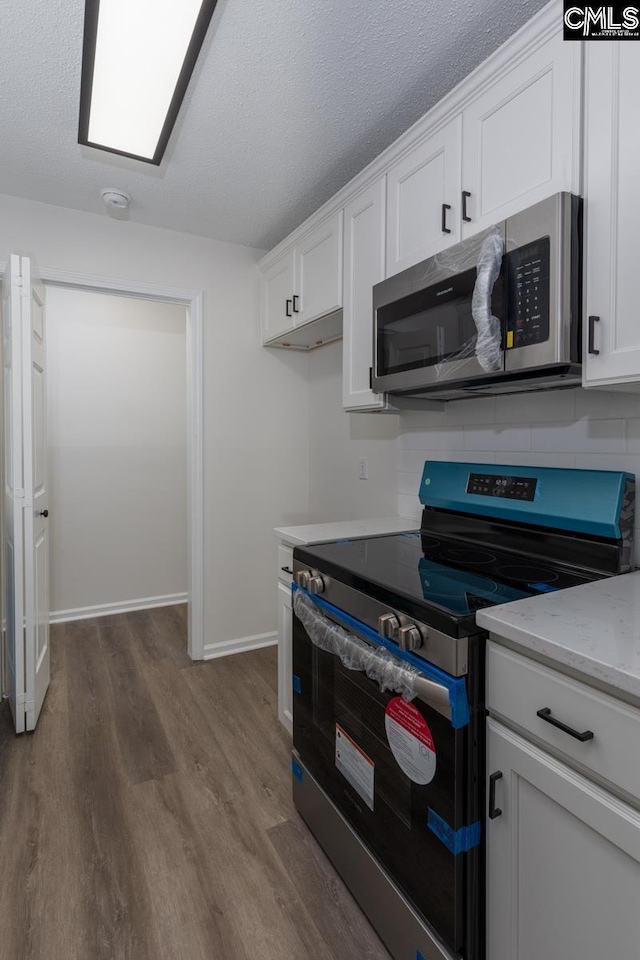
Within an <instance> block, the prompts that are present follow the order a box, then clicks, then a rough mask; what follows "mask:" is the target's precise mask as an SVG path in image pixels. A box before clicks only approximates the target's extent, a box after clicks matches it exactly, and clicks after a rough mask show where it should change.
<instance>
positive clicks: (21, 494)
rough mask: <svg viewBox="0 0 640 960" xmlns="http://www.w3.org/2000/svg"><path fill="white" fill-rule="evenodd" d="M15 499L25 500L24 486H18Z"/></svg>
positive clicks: (14, 494)
mask: <svg viewBox="0 0 640 960" xmlns="http://www.w3.org/2000/svg"><path fill="white" fill-rule="evenodd" d="M13 497H14V500H24V487H16V488H15V490H14V491H13Z"/></svg>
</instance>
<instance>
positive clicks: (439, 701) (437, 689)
mask: <svg viewBox="0 0 640 960" xmlns="http://www.w3.org/2000/svg"><path fill="white" fill-rule="evenodd" d="M415 689H416V694H417V697H418V700H422V701H423V703H426V704H427V706H429V707H433V709H434V710H436V711H437V712H438V713H440V714H442V716H444V717H447V719H448V720H450V719H451V698H450V696H449V691H448V690H447V688H446V687H444V686H443V685H442V684H441V683H436V682H435V681H434V680H428V679H427V678H426V677H417V678H416V681H415Z"/></svg>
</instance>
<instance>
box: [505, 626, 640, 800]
mask: <svg viewBox="0 0 640 960" xmlns="http://www.w3.org/2000/svg"><path fill="white" fill-rule="evenodd" d="M487 707H488V709H489V712H490V713H491V714H492V715H494V716H499V717H501V718H502V719H503V720H506V721H507V722H511V723H514V724H516V725H517V726H518V727H521V728H522V729H524V730H526V731H529V732H530V733H532V734H534V735H535V736H536V737H538V738H539V739H540V740H542V741H543V742H545V743H548V744H550V745H551V746H553V747H554V748H555V749H556V750H559V751H561V752H562V753H563V754H564V755H565V756H566V757H567V758H568V759H569V760H573V761H575V762H576V763H577V764H579V765H580V766H581V767H583V768H585V770H586V771H593V772H594V773H596V774H598V775H599V776H600V777H604V778H605V780H608V781H609V782H610V783H612V784H615V785H617V786H618V787H620V788H621V789H623V790H625V791H627V793H629V794H631V795H632V796H633V797H635V798H637V799H639V800H640V710H636V709H635V708H634V707H631V706H628V705H627V704H626V703H621V702H620V701H618V700H615V699H614V698H613V697H610V696H607V695H606V694H604V693H600V692H599V691H598V690H593V689H592V688H591V687H588V686H586V685H585V684H582V683H579V682H578V681H576V680H572V679H571V678H570V677H565V676H563V675H562V674H559V673H557V672H556V671H555V670H551V669H549V668H547V667H544V666H542V665H540V664H538V663H535V662H534V661H532V660H529V659H527V658H526V657H523V656H520V655H519V654H517V653H514V652H513V651H511V650H507V649H505V648H504V647H501V646H499V645H497V644H495V643H489V650H488V661H487ZM539 710H543V711H545V712H546V711H550V712H549V713H548V714H546V719H544V718H542V717H539V716H538V711H539ZM550 719H553V720H557V721H559V722H560V723H562V724H565V725H566V726H567V727H569V728H570V729H571V730H572V731H574V732H575V733H585V732H587V731H590V732H592V733H593V738H591V739H587V740H584V741H583V742H581V741H580V740H578V739H576V738H575V737H574V736H572V735H571V733H569V732H567V731H565V730H562V729H558V728H557V727H555V726H553V725H552V724H551V723H549V722H548V721H549V720H550Z"/></svg>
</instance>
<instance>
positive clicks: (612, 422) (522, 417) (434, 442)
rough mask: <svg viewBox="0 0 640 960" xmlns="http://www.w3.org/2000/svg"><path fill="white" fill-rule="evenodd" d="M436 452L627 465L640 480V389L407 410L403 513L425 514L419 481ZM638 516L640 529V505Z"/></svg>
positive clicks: (402, 445) (481, 458)
mask: <svg viewBox="0 0 640 960" xmlns="http://www.w3.org/2000/svg"><path fill="white" fill-rule="evenodd" d="M429 458H431V459H434V460H469V461H477V462H479V463H509V464H511V463H512V464H524V465H526V466H548V467H578V468H584V469H587V468H588V469H594V470H628V471H629V472H631V473H634V474H636V476H637V477H638V480H639V482H640V396H638V395H637V394H625V393H606V392H601V391H596V390H582V389H581V388H579V389H575V390H562V391H559V390H558V391H552V392H551V393H540V394H535V393H529V394H521V395H519V396H512V397H486V398H483V399H473V400H458V401H454V402H452V403H449V404H448V405H447V406H446V408H445V411H444V413H410V414H403V415H402V417H401V431H400V435H399V437H398V450H397V470H398V473H397V490H398V511H399V512H400V513H403V514H405V515H408V516H413V517H418V516H419V515H420V504H419V502H418V489H419V486H420V479H421V473H422V466H423V464H424V461H425V460H426V459H429ZM638 489H639V490H640V487H639V488H638ZM636 518H637V519H636V523H637V524H638V529H640V510H638V511H637V513H636ZM636 535H637V532H636Z"/></svg>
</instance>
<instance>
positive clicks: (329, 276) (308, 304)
mask: <svg viewBox="0 0 640 960" xmlns="http://www.w3.org/2000/svg"><path fill="white" fill-rule="evenodd" d="M294 288H295V289H294V293H296V294H297V296H296V300H295V301H294V304H293V310H294V317H295V325H296V326H299V325H300V324H302V323H308V322H309V321H310V320H315V319H316V317H322V316H324V314H326V313H333V312H334V311H335V310H339V309H340V308H341V306H342V210H340V211H339V212H338V213H335V214H333V215H332V216H331V217H328V218H327V219H326V220H323V221H322V223H320V224H318V226H317V227H314V229H313V230H311V232H310V233H308V234H307V235H306V236H305V237H303V238H302V240H301V241H300V242H299V243H297V244H296V250H295V280H294Z"/></svg>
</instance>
